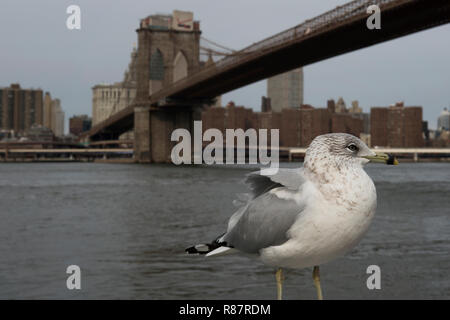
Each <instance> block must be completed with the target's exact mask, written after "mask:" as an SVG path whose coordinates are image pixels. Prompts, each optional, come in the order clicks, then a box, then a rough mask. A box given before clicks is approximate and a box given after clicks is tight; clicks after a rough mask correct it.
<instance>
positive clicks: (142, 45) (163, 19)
mask: <svg viewBox="0 0 450 320" xmlns="http://www.w3.org/2000/svg"><path fill="white" fill-rule="evenodd" d="M136 31H137V33H138V57H137V93H136V99H135V104H134V108H135V113H134V134H135V150H134V151H135V152H134V154H135V160H136V161H138V162H168V161H170V152H171V149H172V146H173V144H174V143H173V142H171V141H170V137H171V133H172V131H173V130H174V129H176V128H186V129H188V130H190V129H191V126H192V125H193V120H194V119H195V118H198V117H199V115H198V112H195V108H193V107H191V106H183V107H181V106H176V105H175V106H170V107H163V108H161V107H157V106H151V105H150V100H151V95H152V94H154V93H155V92H158V91H159V90H161V89H163V88H165V87H167V86H170V85H171V84H172V83H174V82H176V81H178V80H181V79H183V78H185V77H187V76H189V75H191V74H192V73H194V72H196V71H198V69H199V68H200V34H201V31H200V27H199V23H198V22H197V21H193V14H192V13H190V12H182V11H174V12H173V15H152V16H149V17H147V18H145V19H142V20H141V23H140V27H139V29H137V30H136ZM196 114H197V115H196Z"/></svg>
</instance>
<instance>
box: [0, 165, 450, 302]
mask: <svg viewBox="0 0 450 320" xmlns="http://www.w3.org/2000/svg"><path fill="white" fill-rule="evenodd" d="M293 165H294V164H293ZM296 165H300V164H296ZM294 166H295V165H294ZM249 170H250V169H249V168H233V167H227V168H225V167H175V166H163V165H125V164H92V163H72V164H44V163H42V164H39V163H36V164H29V163H27V164H20V163H17V164H0V219H1V220H0V298H2V299H9V298H14V299H21V298H29V299H36V298H46V299H47V298H60V299H72V298H88V299H105V298H113V299H185V298H186V299H272V298H275V296H276V287H275V278H274V275H273V270H272V269H271V268H268V267H265V266H264V265H263V264H262V263H261V262H259V261H258V260H256V259H251V258H248V257H244V256H239V255H234V256H226V257H217V258H204V257H200V256H186V255H185V254H184V251H183V250H184V248H185V247H186V246H188V245H191V244H195V243H197V242H198V241H207V240H211V239H213V238H215V237H216V236H217V235H218V234H220V233H221V232H223V231H224V229H225V227H226V223H227V220H228V218H229V216H230V215H231V213H232V212H233V210H234V206H233V204H232V200H233V199H234V198H235V194H236V193H239V192H245V191H246V187H245V185H244V184H242V183H241V179H242V176H243V175H244V174H245V173H247V172H249ZM367 171H368V172H369V174H370V175H371V176H372V178H373V179H374V181H375V184H376V186H377V191H378V210H377V215H376V217H375V219H374V221H373V223H372V226H371V228H370V230H369V232H368V234H367V236H366V237H365V238H364V239H363V241H362V242H361V243H360V244H359V246H358V247H357V248H355V249H354V250H353V251H352V252H351V253H350V254H349V255H347V256H346V257H343V258H340V259H338V260H336V261H334V262H332V263H330V264H327V265H323V266H322V267H321V280H322V286H323V291H324V295H325V298H328V299H381V298H384V299H400V298H413V299H415V298H425V299H441V298H446V299H449V298H450V280H449V279H450V277H449V272H450V258H449V252H450V236H449V231H450V219H449V218H450V164H443V163H442V164H439V163H434V164H402V165H400V166H396V167H394V166H381V165H380V166H377V165H369V166H368V167H367ZM72 264H76V265H78V266H80V268H81V271H82V284H81V285H82V289H81V290H79V291H76V290H73V291H69V290H68V289H67V288H66V279H67V276H68V275H67V274H66V268H67V266H69V265H72ZM372 264H376V265H378V266H380V268H381V275H382V278H381V290H368V289H367V287H366V279H367V277H368V275H367V274H366V268H367V266H369V265H372ZM284 297H285V298H288V299H314V298H315V289H314V286H313V284H312V280H311V270H310V269H305V270H300V271H288V272H287V274H286V281H285V291H284Z"/></svg>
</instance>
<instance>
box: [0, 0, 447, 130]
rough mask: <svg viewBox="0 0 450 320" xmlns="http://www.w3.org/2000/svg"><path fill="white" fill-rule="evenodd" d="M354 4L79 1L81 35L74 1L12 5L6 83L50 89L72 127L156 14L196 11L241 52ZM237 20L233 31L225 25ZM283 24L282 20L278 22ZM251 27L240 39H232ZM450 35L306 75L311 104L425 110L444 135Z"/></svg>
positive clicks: (0, 57) (243, 97) (351, 57)
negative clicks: (141, 25) (73, 18)
mask: <svg viewBox="0 0 450 320" xmlns="http://www.w3.org/2000/svg"><path fill="white" fill-rule="evenodd" d="M346 2H348V1H325V2H321V3H314V2H313V1H301V2H300V3H298V2H295V3H293V2H292V1H281V2H280V3H277V6H275V5H273V3H270V2H268V1H259V2H258V8H259V9H258V10H257V11H254V10H252V8H255V7H256V2H255V1H248V2H246V3H242V4H240V6H241V7H240V10H237V11H236V10H233V8H232V7H230V6H228V7H227V6H225V5H224V4H222V3H219V2H215V3H214V4H215V5H214V6H213V5H211V4H210V3H208V4H205V2H203V1H191V2H190V3H189V4H186V3H184V2H181V1H167V2H164V3H158V4H152V5H150V4H148V3H146V2H141V1H136V2H134V3H133V7H130V6H129V5H128V6H127V4H126V3H117V4H114V6H107V5H105V3H106V2H104V1H97V2H95V3H89V2H87V1H79V2H78V3H77V4H78V5H79V6H80V8H81V14H82V18H81V30H73V31H71V30H68V29H67V28H66V26H65V21H66V19H67V16H68V15H67V14H66V8H67V7H68V6H69V5H70V4H72V3H70V2H68V1H61V2H59V3H58V4H55V3H52V2H50V1H42V2H40V3H39V5H37V4H34V3H30V2H27V1H17V2H14V3H13V2H6V3H4V4H2V11H1V12H0V17H1V22H0V23H1V24H2V26H3V28H2V31H0V32H2V35H3V37H2V38H3V39H4V46H3V47H4V48H5V49H4V50H2V52H0V61H1V62H0V64H1V65H2V73H1V74H0V85H2V86H7V85H9V84H10V83H15V82H18V83H20V84H21V85H22V86H23V87H40V88H42V89H43V90H45V91H51V92H52V93H54V94H55V96H58V97H59V98H60V99H61V101H62V104H63V105H64V109H65V111H66V114H67V117H66V118H67V119H69V118H70V117H71V116H72V115H74V114H91V107H92V104H91V101H92V91H91V87H92V86H93V85H95V84H96V83H102V82H103V83H114V82H117V81H120V80H121V79H122V77H123V72H124V71H125V70H126V68H127V65H128V63H129V52H130V51H131V49H132V47H133V43H135V42H136V33H135V30H136V28H137V27H138V21H139V19H141V18H144V17H145V16H147V15H148V14H154V13H170V12H172V10H173V9H182V10H189V11H193V12H194V18H195V19H198V20H200V21H201V30H202V32H203V34H202V35H203V36H205V37H206V38H208V39H213V40H214V41H217V42H219V43H221V44H224V45H226V46H229V47H232V48H234V49H241V48H243V47H245V46H247V45H249V44H250V43H253V42H256V41H259V40H261V39H264V38H266V37H268V36H271V35H273V34H276V33H277V32H279V31H282V30H285V29H286V28H289V27H292V26H294V25H296V24H298V23H301V22H303V21H304V20H306V19H308V18H311V17H313V16H316V15H317V14H320V13H323V12H325V11H327V10H330V9H332V8H334V7H335V6H337V5H342V4H344V3H346ZM18 14H20V16H21V17H22V18H23V19H22V20H23V21H27V20H29V21H33V25H34V27H33V28H31V29H30V28H29V25H27V24H23V23H21V22H20V21H19V20H17V19H15V18H14V19H13V17H17V15H18ZM227 14H228V15H227ZM281 14H283V15H281ZM94 16H95V19H94V18H91V17H94ZM231 16H233V24H229V23H227V20H226V19H227V17H231ZM281 16H282V17H283V19H278V18H277V17H281ZM244 17H245V19H244ZM28 18H29V19H28ZM228 19H229V18H228ZM261 21H264V23H261ZM255 26H257V27H256V28H255ZM243 29H245V32H240V37H235V36H234V34H235V32H237V31H239V30H243ZM11 30H13V32H14V36H11ZM449 31H450V29H449V26H442V27H438V28H434V29H431V30H428V31H423V32H420V33H417V34H413V35H410V36H407V37H403V38H401V39H397V40H393V41H389V42H386V43H382V44H379V45H376V46H372V47H369V48H366V49H362V50H358V51H356V52H353V53H349V54H345V55H341V56H338V57H336V58H332V59H328V60H326V61H323V62H319V63H315V64H312V65H308V66H306V67H304V73H305V84H304V87H305V98H304V102H305V103H308V104H311V105H315V106H318V107H320V106H322V107H323V101H326V100H327V99H329V98H335V99H337V98H338V97H340V96H342V97H343V98H344V99H345V101H347V103H349V102H350V101H352V100H359V102H360V105H361V106H362V107H363V110H364V111H365V112H368V111H369V108H370V107H372V106H377V105H390V104H393V103H395V102H398V101H404V102H405V104H407V105H422V106H423V107H424V120H426V121H428V123H429V127H430V128H436V125H437V118H438V116H439V114H440V112H441V111H442V110H443V108H444V107H448V105H449V103H450V98H449V93H448V92H447V90H445V89H446V88H445V87H446V85H448V83H449V82H450V66H449V65H448V64H446V63H445V62H446V57H447V56H449V55H450V44H449V43H448V42H446V41H442V40H441V39H446V37H447V38H448V35H449ZM112 33H113V34H114V35H115V36H114V37H111V34H112ZM343 74H345V76H346V81H345V82H344V81H342V80H341V77H342V75H343ZM42 75H44V76H42ZM265 92H266V81H265V80H263V81H260V82H257V83H255V84H252V85H250V86H247V87H244V88H241V89H239V90H235V91H232V92H230V93H227V94H225V95H224V96H223V99H222V101H223V103H224V104H226V103H227V102H228V101H230V100H233V101H234V102H235V103H236V104H239V105H245V106H246V107H249V108H252V109H254V110H259V105H260V99H261V96H263V95H265ZM66 121H67V120H66ZM66 127H68V126H67V125H66Z"/></svg>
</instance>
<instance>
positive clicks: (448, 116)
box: [437, 108, 450, 130]
mask: <svg viewBox="0 0 450 320" xmlns="http://www.w3.org/2000/svg"><path fill="white" fill-rule="evenodd" d="M437 129H438V130H450V111H448V109H447V108H444V110H443V111H442V112H441V114H440V116H439V118H438V123H437Z"/></svg>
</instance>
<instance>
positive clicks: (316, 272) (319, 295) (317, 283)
mask: <svg viewBox="0 0 450 320" xmlns="http://www.w3.org/2000/svg"><path fill="white" fill-rule="evenodd" d="M313 280H314V285H315V286H316V289H317V299H319V300H323V296H322V288H321V287H320V274H319V266H315V267H314V270H313Z"/></svg>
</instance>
